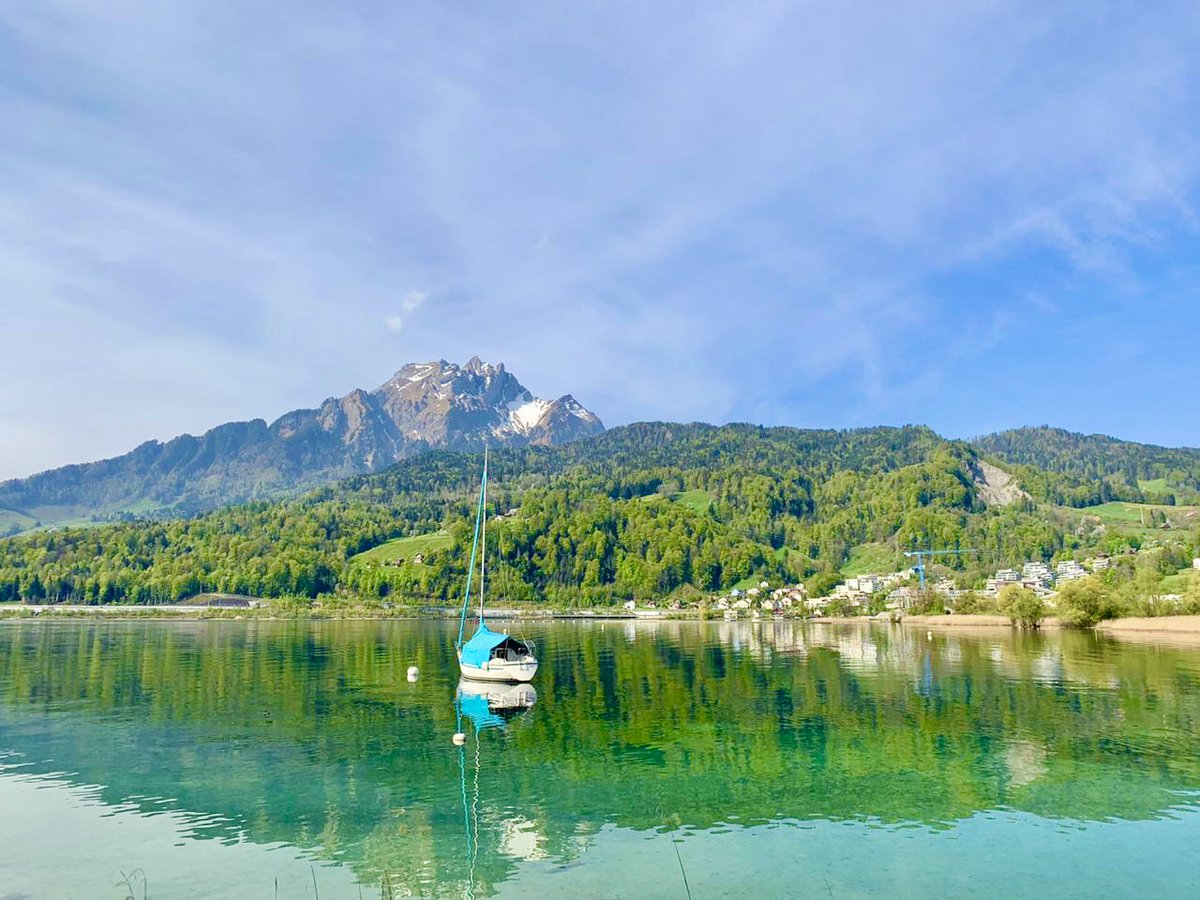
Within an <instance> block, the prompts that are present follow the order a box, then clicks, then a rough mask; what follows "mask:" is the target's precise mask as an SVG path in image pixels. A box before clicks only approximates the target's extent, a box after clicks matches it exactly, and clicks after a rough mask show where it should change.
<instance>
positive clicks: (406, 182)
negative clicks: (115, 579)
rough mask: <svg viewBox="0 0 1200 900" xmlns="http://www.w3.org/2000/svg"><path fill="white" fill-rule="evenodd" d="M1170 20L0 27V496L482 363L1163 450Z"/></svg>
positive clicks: (1191, 339)
mask: <svg viewBox="0 0 1200 900" xmlns="http://www.w3.org/2000/svg"><path fill="white" fill-rule="evenodd" d="M1198 83H1200V7H1197V6H1196V5H1195V4H1191V3H1170V2H1162V3H1154V4H1111V5H1110V4H1104V3H1096V2H1080V3H1071V2H1062V3H1054V4H1044V3H1005V2H983V3H963V2H947V3H924V4H886V3H879V4H874V5H872V4H829V3H774V2H747V0H739V2H734V3H725V4H712V3H703V2H694V0H693V2H687V3H670V2H663V3H655V4H633V5H631V4H616V5H614V4H606V3H584V2H579V3H568V4H563V3H527V2H519V0H518V2H511V3H504V4H467V3H453V2H444V0H441V2H431V3H403V2H397V3H355V2H345V3H340V4H306V3H303V2H290V3H287V4H283V3H278V4H272V3H253V4H216V5H214V4H208V3H189V2H185V0H180V2H172V3H169V4H134V3H126V2H122V0H106V2H104V3H97V2H88V3H83V2H78V3H73V2H63V3H60V2H54V0H44V2H39V3H36V4H5V5H3V6H0V122H2V123H3V125H2V126H0V127H2V129H3V130H2V132H0V133H2V134H3V135H4V138H3V140H2V141H0V307H2V309H0V311H2V312H3V335H4V338H5V339H4V351H3V353H0V384H2V385H3V388H2V389H0V435H2V438H0V477H4V476H8V475H21V474H28V473H30V472H33V471H36V470H39V469H42V468H46V467H49V466H53V465H59V464H62V463H66V462H73V461H81V460H85V459H94V458H98V457H101V456H105V455H111V454H114V453H118V452H122V451H124V450H127V449H129V448H130V447H132V446H133V445H135V444H137V443H139V442H140V441H142V440H144V439H146V438H150V437H158V438H168V437H170V436H172V435H174V434H177V433H180V432H183V431H192V432H199V431H202V430H204V429H205V428H208V427H210V426H212V425H215V424H217V423H219V422H223V421H227V420H231V419H239V418H251V417H255V416H262V417H265V418H268V419H270V418H273V417H274V416H275V415H278V414H279V413H282V412H283V411H285V410H287V409H290V408H294V407H298V406H312V405H315V404H317V403H318V402H319V401H320V400H322V399H323V398H324V397H326V396H330V395H334V394H339V395H340V394H343V393H345V392H347V391H349V390H350V389H351V388H353V387H356V386H365V387H371V386H374V385H377V384H379V383H381V382H382V381H384V380H385V379H386V378H387V376H388V375H389V374H390V373H391V372H392V371H394V370H395V369H396V368H398V367H399V366H400V365H401V364H403V363H405V362H408V361H417V360H426V359H436V358H442V357H444V358H447V359H451V360H458V361H464V360H465V359H466V358H468V357H469V356H471V355H474V354H479V355H480V356H482V357H484V358H485V359H488V360H493V361H499V360H503V361H505V362H506V363H508V365H509V367H510V369H511V370H512V371H513V372H515V373H516V374H517V375H518V377H520V378H521V379H522V381H524V382H525V384H526V385H527V386H528V387H530V388H531V389H532V390H534V391H535V393H538V394H540V395H543V396H557V395H558V394H561V393H564V392H571V393H574V394H575V395H576V396H577V397H578V398H579V399H580V400H581V401H582V402H584V403H585V404H586V405H588V406H590V407H591V408H593V409H595V410H596V411H597V412H598V413H599V414H600V415H601V416H602V417H603V418H604V419H605V421H606V422H607V423H609V424H618V423H621V422H628V421H634V420H639V419H679V420H692V419H700V420H706V421H712V422H723V421H730V420H750V421H758V422H765V423H772V424H791V425H798V426H859V425H870V424H877V423H903V422H923V423H928V424H930V425H932V426H933V427H934V428H936V429H938V430H939V431H941V432H943V433H945V434H948V435H953V436H969V435H972V434H977V433H981V432H986V431H990V430H995V429H999V428H1003V427H1008V426H1013V425H1019V424H1023V423H1031V424H1037V423H1042V422H1050V423H1053V424H1058V425H1062V426H1064V427H1067V428H1071V429H1076V430H1084V431H1089V432H1090V431H1103V432H1108V433H1114V434H1117V435H1119V436H1124V437H1130V438H1134V439H1142V440H1150V441H1155V442H1160V443H1167V444H1190V445H1200V424H1198V420H1197V417H1196V409H1197V405H1196V402H1195V400H1194V390H1195V386H1196V384H1197V380H1198V376H1200V353H1198V352H1197V348H1198V347H1200V289H1198V285H1200V271H1198V270H1200V252H1198V251H1200V239H1198V238H1200V217H1198V216H1197V208H1196V201H1197V190H1198V186H1200V185H1198V181H1200V99H1198V98H1200V91H1197V90H1195V85H1196V84H1198Z"/></svg>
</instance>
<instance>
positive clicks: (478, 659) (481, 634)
mask: <svg viewBox="0 0 1200 900" xmlns="http://www.w3.org/2000/svg"><path fill="white" fill-rule="evenodd" d="M507 640H508V635H507V634H497V633H496V632H494V631H492V630H491V629H489V628H488V627H487V625H485V624H484V623H483V622H480V623H479V630H478V631H476V632H475V635H474V637H472V638H471V639H470V640H469V641H467V642H466V643H465V644H463V648H462V661H463V662H464V663H466V664H467V665H468V666H475V667H476V668H480V667H482V666H483V664H484V663H485V662H487V661H488V660H489V659H491V658H492V650H493V649H494V648H495V647H498V646H500V645H501V644H503V643H504V642H505V641H507Z"/></svg>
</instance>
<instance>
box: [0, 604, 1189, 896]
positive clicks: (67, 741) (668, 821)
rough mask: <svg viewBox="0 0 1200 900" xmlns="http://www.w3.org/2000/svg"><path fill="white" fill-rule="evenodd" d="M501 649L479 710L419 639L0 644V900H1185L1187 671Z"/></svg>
mask: <svg viewBox="0 0 1200 900" xmlns="http://www.w3.org/2000/svg"><path fill="white" fill-rule="evenodd" d="M522 633H523V635H524V636H526V637H530V638H533V639H534V640H536V641H537V642H538V646H539V648H540V651H541V656H542V659H543V663H542V670H541V671H540V672H539V673H538V677H537V679H536V680H535V682H534V686H533V687H534V689H535V693H534V692H512V691H510V692H507V693H504V692H501V693H499V694H497V693H495V692H492V696H491V697H490V706H489V697H487V696H480V694H479V691H480V690H482V689H478V688H472V687H471V686H466V688H465V691H464V692H463V697H462V699H461V700H460V701H459V702H457V703H456V696H457V695H458V694H459V684H458V677H457V672H456V670H455V667H454V665H453V659H452V656H451V654H450V650H449V645H450V641H451V640H452V629H451V628H450V626H448V625H445V624H443V623H439V622H388V623H378V622H324V623H311V624H310V623H302V622H253V621H251V622H234V621H213V622H188V623H179V622H145V623H141V622H131V623H117V622H102V623H95V624H93V623H40V622H39V623H29V622H8V623H4V624H3V625H0V898H3V897H6V896H8V895H14V896H28V897H35V898H39V900H41V898H58V897H63V898H65V897H75V898H91V897H99V898H107V897H114V898H126V897H127V896H128V895H129V893H130V892H131V888H132V893H133V894H134V896H136V897H139V898H140V897H142V896H143V891H144V892H145V896H147V897H153V898H172V897H189V898H190V897H214V898H215V897H231V896H238V897H243V896H244V897H274V896H279V897H310V898H312V897H317V896H319V897H322V898H357V897H360V896H362V897H370V898H378V897H381V896H395V897H399V896H453V897H491V896H498V897H516V896H528V895H530V894H531V892H536V894H537V895H538V896H545V897H557V896H573V897H578V898H586V897H664V898H665V897H684V898H686V897H688V896H689V892H690V896H692V897H695V898H700V897H727V896H730V895H733V894H747V895H749V896H754V897H793V896H795V897H829V896H832V897H914V898H916V897H968V896H999V897H1043V896H1048V895H1055V896H1060V897H1113V896H1130V895H1134V894H1139V895H1143V896H1148V897H1150V896H1152V897H1195V896H1198V895H1200V887H1198V886H1200V849H1197V848H1200V650H1197V649H1190V648H1187V647H1175V646H1169V645H1166V646H1163V645H1158V644H1154V643H1145V644H1124V643H1117V642H1115V641H1112V640H1111V639H1106V638H1102V637H1098V636H1094V635H1091V634H1082V633H1074V632H1068V633H1061V634H1059V633H1050V634H1045V635H1037V634H1032V635H1031V634H1020V633H1014V632H1009V631H1007V630H1004V631H997V632H994V633H979V634H972V635H965V634H957V633H952V632H942V633H937V634H934V635H933V636H932V638H928V637H927V636H926V634H925V632H923V631H920V632H919V631H916V630H912V629H901V628H897V627H887V626H877V627H866V626H864V627H850V626H847V627H833V626H803V625H792V624H790V623H779V622H735V623H725V622H722V623H694V622H659V623H646V622H643V623H636V624H635V623H625V622H607V623H603V622H580V623H556V624H548V623H547V624H538V625H529V626H526V627H524V628H523V629H522ZM414 664H415V665H418V666H419V667H420V668H421V677H420V678H419V679H418V680H417V681H416V682H415V683H414V682H409V681H408V680H407V678H406V677H405V672H406V669H407V668H408V666H410V665H414ZM506 705H507V706H510V707H511V708H509V709H503V708H501V707H504V706H506ZM477 725H482V726H487V727H483V728H482V730H479V731H476V726H477ZM456 730H462V731H464V732H466V734H467V741H466V744H465V745H464V746H463V747H462V748H458V747H455V746H454V745H453V743H452V742H451V736H452V735H453V734H454V732H455V731H456Z"/></svg>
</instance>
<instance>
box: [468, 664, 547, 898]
mask: <svg viewBox="0 0 1200 900" xmlns="http://www.w3.org/2000/svg"><path fill="white" fill-rule="evenodd" d="M535 703H537V691H536V690H535V689H534V687H533V685H531V684H526V683H517V684H512V683H507V684H506V683H503V682H496V681H471V680H470V679H467V678H463V679H461V680H460V681H459V682H458V691H457V692H456V693H455V695H454V717H455V720H456V722H457V726H458V730H459V732H460V733H461V732H462V730H463V719H464V718H465V719H467V720H469V721H470V723H471V724H472V725H473V726H474V728H475V747H474V753H473V756H474V764H473V765H472V766H471V767H470V768H471V781H470V786H469V787H468V783H467V769H468V763H467V750H466V747H464V746H462V745H461V742H460V746H459V748H458V772H459V782H460V788H461V791H462V808H463V831H464V832H465V835H466V844H467V847H466V849H467V883H466V890H465V892H464V894H463V896H464V898H466V900H475V868H476V865H477V863H478V861H479V802H480V801H479V769H480V765H481V760H480V752H479V735H480V732H482V731H484V730H486V729H488V728H498V729H501V730H502V729H503V728H504V727H505V726H506V725H507V724H508V721H509V720H510V719H512V718H513V717H514V716H519V715H521V714H522V713H524V712H525V710H527V709H529V708H530V707H532V706H533V704H535ZM455 740H456V741H457V740H458V738H456V739H455Z"/></svg>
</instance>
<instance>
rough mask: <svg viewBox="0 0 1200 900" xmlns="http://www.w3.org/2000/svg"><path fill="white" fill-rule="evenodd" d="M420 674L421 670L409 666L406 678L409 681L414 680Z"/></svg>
mask: <svg viewBox="0 0 1200 900" xmlns="http://www.w3.org/2000/svg"><path fill="white" fill-rule="evenodd" d="M420 674H421V670H420V669H418V668H417V667H416V666H409V667H408V677H409V678H411V679H415V678H416V677H417V676H418V675H420Z"/></svg>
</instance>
